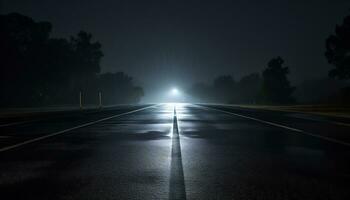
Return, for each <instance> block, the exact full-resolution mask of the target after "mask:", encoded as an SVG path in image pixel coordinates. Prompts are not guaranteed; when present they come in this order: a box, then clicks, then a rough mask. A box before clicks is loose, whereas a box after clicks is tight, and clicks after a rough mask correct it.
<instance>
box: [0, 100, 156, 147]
mask: <svg viewBox="0 0 350 200" xmlns="http://www.w3.org/2000/svg"><path fill="white" fill-rule="evenodd" d="M156 106H157V105H153V106H148V107H145V108H140V109H137V110H132V111H129V112H126V113H121V114H118V115H113V116H110V117H106V118H103V119H99V120H96V121H93V122H89V123H85V124H81V125H79V126H75V127H72V128H68V129H65V130H62V131H58V132H54V133H51V134H48V135H44V136H40V137H37V138H34V139H30V140H26V141H24V142H20V143H17V144H14V145H11V146H7V147H3V148H1V149H0V152H4V151H8V150H11V149H14V148H17V147H21V146H23V145H26V144H30V143H33V142H37V141H40V140H44V139H47V138H50V137H53V136H56V135H60V134H63V133H67V132H69V131H73V130H76V129H79V128H83V127H87V126H90V125H93V124H96V123H99V122H103V121H106V120H109V119H113V118H116V117H120V116H124V115H128V114H131V113H135V112H138V111H141V110H145V109H149V108H152V107H156Z"/></svg>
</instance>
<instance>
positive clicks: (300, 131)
mask: <svg viewBox="0 0 350 200" xmlns="http://www.w3.org/2000/svg"><path fill="white" fill-rule="evenodd" d="M200 107H202V108H206V109H209V110H216V111H219V112H222V113H226V114H230V115H234V116H237V117H242V118H246V119H250V120H254V121H257V122H260V123H264V124H268V125H271V126H275V127H279V128H283V129H287V130H291V131H294V132H298V133H301V134H305V135H309V136H312V137H316V138H319V139H323V140H326V141H329V142H334V143H337V144H342V145H345V146H350V143H346V142H343V141H340V140H336V139H333V138H329V137H325V136H321V135H317V134H314V133H309V132H306V131H304V130H300V129H296V128H292V127H289V126H285V125H281V124H277V123H274V122H269V121H265V120H262V119H257V118H254V117H249V116H245V115H240V114H237V113H233V112H228V111H224V110H220V109H216V108H211V107H206V106H200Z"/></svg>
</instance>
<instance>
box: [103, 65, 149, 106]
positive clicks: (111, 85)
mask: <svg viewBox="0 0 350 200" xmlns="http://www.w3.org/2000/svg"><path fill="white" fill-rule="evenodd" d="M98 81H99V85H100V91H101V92H102V94H103V96H104V98H103V99H104V103H107V104H117V103H137V102H139V100H140V99H141V97H142V96H143V95H144V92H143V89H142V88H141V87H139V86H135V85H134V83H133V79H132V77H130V76H128V75H127V74H125V73H123V72H117V73H105V74H101V75H100V76H99V78H98Z"/></svg>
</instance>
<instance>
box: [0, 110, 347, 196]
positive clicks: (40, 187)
mask: <svg viewBox="0 0 350 200" xmlns="http://www.w3.org/2000/svg"><path fill="white" fill-rule="evenodd" d="M17 120H18V121H17V122H21V123H17V122H16V120H14V119H11V120H7V121H6V120H5V121H4V122H3V124H1V125H2V126H1V125H0V197H1V199H171V200H173V199H308V200H311V199H350V190H349V188H350V135H349V134H350V126H349V124H350V122H349V121H347V120H346V119H335V118H326V117H319V116H313V115H306V114H300V113H287V112H274V111H262V110H254V109H243V108H237V107H231V106H224V105H194V104H159V105H139V106H120V107H116V108H109V109H105V110H101V111H98V110H95V111H94V110H91V111H74V112H66V113H60V114H59V115H58V114H50V115H44V116H35V117H32V119H31V118H30V117H29V119H27V118H26V119H17Z"/></svg>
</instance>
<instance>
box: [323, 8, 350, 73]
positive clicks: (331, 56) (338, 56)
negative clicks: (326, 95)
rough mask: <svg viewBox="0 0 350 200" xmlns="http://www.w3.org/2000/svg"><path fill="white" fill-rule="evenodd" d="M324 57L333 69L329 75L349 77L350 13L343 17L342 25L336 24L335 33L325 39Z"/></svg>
mask: <svg viewBox="0 0 350 200" xmlns="http://www.w3.org/2000/svg"><path fill="white" fill-rule="evenodd" d="M325 55H326V58H327V60H328V62H329V63H330V64H333V65H334V66H335V69H332V70H330V72H329V76H330V77H336V78H339V79H350V15H349V16H347V17H345V18H344V21H343V24H342V25H337V26H336V28H335V34H334V35H331V36H329V37H328V38H327V40H326V53H325Z"/></svg>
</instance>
